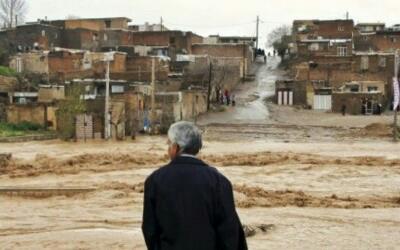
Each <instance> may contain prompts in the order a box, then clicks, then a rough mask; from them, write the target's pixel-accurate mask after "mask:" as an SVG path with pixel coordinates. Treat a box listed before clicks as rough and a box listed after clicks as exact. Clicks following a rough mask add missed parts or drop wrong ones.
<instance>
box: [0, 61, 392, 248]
mask: <svg viewBox="0 0 400 250" xmlns="http://www.w3.org/2000/svg"><path fill="white" fill-rule="evenodd" d="M277 63H278V60H277V59H271V60H270V61H269V64H268V65H266V66H264V65H262V66H260V68H259V69H258V73H257V80H256V81H254V82H252V83H245V84H244V85H241V86H240V87H239V89H238V90H237V92H236V96H237V100H238V105H237V107H229V108H228V109H227V111H226V112H224V113H212V114H208V115H206V116H204V117H202V118H201V119H200V120H199V121H198V122H199V124H200V125H201V127H202V128H203V130H204V138H205V146H204V149H203V151H202V153H201V155H200V157H201V158H202V159H203V160H204V161H206V162H207V163H209V164H211V165H213V166H216V167H217V168H218V170H219V171H221V172H222V173H223V174H225V175H226V176H227V177H228V178H229V179H230V180H231V181H232V183H233V185H234V191H235V202H236V205H237V207H238V213H239V216H240V218H241V221H242V223H243V224H245V225H248V226H251V227H256V226H257V225H260V224H265V225H272V227H271V229H270V230H267V232H257V233H256V234H255V235H254V236H252V237H250V238H248V244H249V249H255V250H258V249H260V250H261V249H396V248H398V246H399V245H400V154H398V152H399V150H400V147H399V146H398V145H396V144H393V143H392V142H391V141H390V138H376V137H371V136H364V135H363V136H359V135H361V134H358V133H361V132H362V131H363V130H362V129H363V127H364V126H365V125H367V123H372V122H375V120H368V121H367V122H365V121H360V120H357V119H356V118H353V117H349V118H347V119H349V120H347V121H350V123H351V124H352V128H349V127H344V126H337V127H332V126H329V124H323V123H322V122H319V121H316V122H315V123H312V122H311V121H310V119H305V121H301V122H299V123H298V124H294V123H293V122H292V120H290V119H289V118H287V117H285V115H284V114H283V113H281V112H282V110H281V109H280V108H279V107H274V106H271V105H267V104H266V102H265V99H266V98H268V97H270V96H271V95H273V93H274V89H273V83H274V81H275V80H276V79H277V77H279V76H282V74H283V72H281V71H280V70H279V69H276V66H277ZM284 111H285V112H287V113H286V114H296V112H297V111H295V110H284ZM304 114H305V115H306V116H307V115H308V117H317V116H319V117H320V120H323V119H321V117H322V118H326V119H337V120H340V119H345V118H341V117H339V116H336V115H331V114H319V113H310V112H307V113H306V112H305V113H304ZM286 116H289V117H291V115H286ZM375 119H378V118H375ZM379 119H381V120H384V119H388V118H386V117H380V118H379ZM343 121H344V120H343ZM343 123H344V122H343ZM166 150H167V145H166V138H165V137H162V136H153V137H150V136H149V137H139V138H138V139H137V140H136V141H134V142H132V141H126V142H88V143H66V142H60V141H49V142H28V143H15V144H1V145H0V153H7V152H8V153H12V154H13V158H12V159H11V160H10V161H6V162H3V163H2V166H1V168H0V186H1V187H2V188H3V189H1V192H0V204H1V205H0V249H138V250H142V249H145V244H144V240H143V237H142V233H141V228H140V227H141V218H142V202H143V182H144V180H145V178H146V177H147V176H148V175H149V174H150V173H151V172H152V171H154V170H155V169H157V168H158V167H159V166H162V165H163V164H165V163H167V162H168V160H167V157H166ZM5 187H7V188H8V189H5ZM10 188H13V190H10ZM16 189H17V190H16Z"/></svg>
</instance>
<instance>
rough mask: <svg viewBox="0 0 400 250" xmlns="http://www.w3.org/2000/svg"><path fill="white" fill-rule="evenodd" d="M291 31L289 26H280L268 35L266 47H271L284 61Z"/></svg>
mask: <svg viewBox="0 0 400 250" xmlns="http://www.w3.org/2000/svg"><path fill="white" fill-rule="evenodd" d="M291 30H292V28H291V27H290V26H288V25H282V26H279V27H277V28H275V29H274V30H273V31H272V32H271V33H269V35H268V43H267V45H268V47H273V48H274V49H275V50H276V51H277V52H278V55H279V56H280V57H281V58H282V60H283V59H284V56H285V54H286V51H287V50H288V49H289V43H290V40H291V39H290V34H291Z"/></svg>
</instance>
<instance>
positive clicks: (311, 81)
mask: <svg viewBox="0 0 400 250" xmlns="http://www.w3.org/2000/svg"><path fill="white" fill-rule="evenodd" d="M286 39H287V40H289V41H290V42H289V49H288V50H289V54H290V55H289V56H288V57H290V59H289V65H290V66H289V68H290V72H291V76H292V78H290V79H285V80H283V81H279V82H277V89H276V102H277V103H278V104H283V105H285V104H287V105H301V106H303V107H305V108H312V109H315V110H326V111H332V112H337V113H342V112H343V113H348V114H352V115H361V114H362V115H373V114H374V115H376V114H381V113H383V112H384V111H387V110H393V106H392V103H393V85H392V83H393V80H392V79H393V76H394V68H395V67H394V60H395V52H396V50H398V49H400V28H399V26H393V27H386V26H385V24H384V23H358V24H355V23H354V21H353V20H295V21H294V22H293V32H292V35H291V36H289V37H287V38H286Z"/></svg>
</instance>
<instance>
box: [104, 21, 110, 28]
mask: <svg viewBox="0 0 400 250" xmlns="http://www.w3.org/2000/svg"><path fill="white" fill-rule="evenodd" d="M104 22H105V24H106V29H110V28H111V20H107V21H104Z"/></svg>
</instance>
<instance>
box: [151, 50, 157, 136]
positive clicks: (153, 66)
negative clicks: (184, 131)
mask: <svg viewBox="0 0 400 250" xmlns="http://www.w3.org/2000/svg"><path fill="white" fill-rule="evenodd" d="M155 92H156V59H155V57H153V58H152V59H151V115H150V126H151V127H152V129H154V123H155V121H156V93H155Z"/></svg>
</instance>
